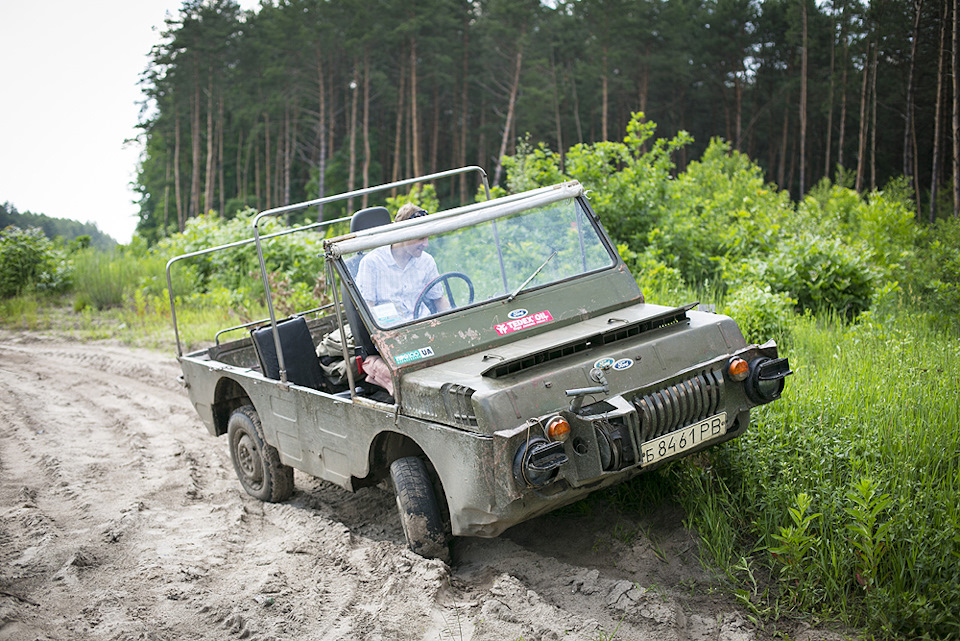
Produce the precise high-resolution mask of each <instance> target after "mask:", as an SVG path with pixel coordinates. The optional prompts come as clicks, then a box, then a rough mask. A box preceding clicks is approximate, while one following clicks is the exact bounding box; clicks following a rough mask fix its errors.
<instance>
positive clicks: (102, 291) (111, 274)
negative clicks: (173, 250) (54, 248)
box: [73, 249, 164, 311]
mask: <svg viewBox="0 0 960 641" xmlns="http://www.w3.org/2000/svg"><path fill="white" fill-rule="evenodd" d="M163 262H164V261H163V259H162V258H161V257H160V256H158V255H156V254H154V253H150V254H146V255H141V256H138V255H135V254H134V253H133V252H131V251H122V250H114V251H111V252H103V251H100V250H96V249H85V250H83V251H80V252H77V253H76V254H74V257H73V265H74V283H75V284H74V292H75V299H74V309H75V310H77V311H79V310H81V309H84V308H85V307H87V306H92V307H95V308H96V309H98V310H103V309H106V308H108V307H120V306H121V305H123V304H124V303H126V302H129V301H128V297H130V296H132V295H133V292H134V291H135V290H137V289H138V288H139V287H141V286H142V285H143V283H144V280H145V279H150V278H151V277H155V276H156V275H157V274H158V273H161V272H162V270H163Z"/></svg>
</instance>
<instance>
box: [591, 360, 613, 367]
mask: <svg viewBox="0 0 960 641" xmlns="http://www.w3.org/2000/svg"><path fill="white" fill-rule="evenodd" d="M593 366H594V367H596V368H597V369H610V368H611V367H613V366H614V360H613V359H612V358H601V359H600V360H598V361H597V362H596V363H594V364H593Z"/></svg>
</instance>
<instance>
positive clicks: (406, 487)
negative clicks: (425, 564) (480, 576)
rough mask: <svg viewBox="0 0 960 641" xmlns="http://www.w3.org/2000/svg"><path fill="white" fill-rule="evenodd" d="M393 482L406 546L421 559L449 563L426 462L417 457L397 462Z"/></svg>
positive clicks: (445, 537)
mask: <svg viewBox="0 0 960 641" xmlns="http://www.w3.org/2000/svg"><path fill="white" fill-rule="evenodd" d="M390 478H391V479H392V480H393V488H394V490H396V493H397V510H398V511H399V512H400V523H401V524H402V525H403V534H404V536H405V537H406V539H407V545H409V546H410V549H411V550H413V551H414V552H416V553H417V554H419V555H420V556H422V557H426V558H428V559H440V560H441V561H449V560H450V548H449V546H448V544H447V534H446V531H445V530H444V527H443V517H442V516H441V514H440V508H439V506H438V505H437V497H436V494H435V493H434V490H433V484H432V483H431V482H430V475H429V474H427V468H426V466H425V465H424V463H423V460H422V459H420V458H418V457H416V456H408V457H406V458H401V459H397V460H396V461H394V462H393V463H391V464H390Z"/></svg>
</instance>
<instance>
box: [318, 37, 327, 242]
mask: <svg viewBox="0 0 960 641" xmlns="http://www.w3.org/2000/svg"><path fill="white" fill-rule="evenodd" d="M324 81H325V78H324V74H323V53H322V52H321V51H320V48H319V47H317V101H318V103H319V104H318V105H317V107H318V109H319V110H320V112H319V113H318V114H317V148H318V150H319V151H318V154H317V198H323V197H324V196H326V192H327V92H326V85H325V84H324ZM317 222H318V223H319V222H323V205H317Z"/></svg>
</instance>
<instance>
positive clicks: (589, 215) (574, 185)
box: [324, 181, 620, 332]
mask: <svg viewBox="0 0 960 641" xmlns="http://www.w3.org/2000/svg"><path fill="white" fill-rule="evenodd" d="M563 200H572V201H573V202H574V207H575V208H576V213H575V216H576V218H577V219H578V221H583V223H585V224H586V225H589V226H590V228H592V229H593V232H594V235H595V236H596V239H597V240H598V241H599V243H600V246H602V248H603V250H604V252H605V253H606V256H607V258H608V260H607V262H605V263H604V264H603V265H602V266H600V267H596V268H592V269H586V268H585V269H583V271H579V272H577V273H574V274H571V275H569V276H563V277H560V278H557V279H555V280H551V281H548V282H545V283H539V284H538V283H535V284H530V282H526V283H523V284H522V285H521V286H520V287H509V288H506V287H505V289H507V291H504V292H502V293H499V294H495V295H492V296H488V297H485V298H482V299H480V300H475V301H474V302H473V303H470V304H463V305H458V306H457V307H455V308H451V309H445V310H439V311H436V312H434V313H430V314H426V315H423V316H420V317H418V318H413V319H409V320H404V321H401V322H398V323H392V324H380V323H379V322H377V317H376V315H375V314H374V313H373V310H372V309H371V308H370V306H369V304H368V302H367V301H366V299H365V298H364V297H363V296H362V295H361V293H360V290H359V287H358V286H357V284H356V282H355V279H356V277H355V275H352V274H351V271H350V270H349V269H348V268H347V265H346V261H347V260H348V259H350V258H351V257H353V256H355V255H356V252H359V251H370V250H372V249H375V248H377V247H384V246H389V245H392V244H394V243H400V242H405V241H409V240H413V239H417V238H423V237H430V236H438V235H442V234H445V233H451V232H456V231H458V230H464V229H467V228H470V227H474V226H477V225H481V224H485V223H487V222H492V223H494V229H495V223H496V222H497V221H499V220H501V219H504V218H508V217H510V216H514V215H516V214H522V213H523V212H526V211H531V210H533V209H536V208H538V207H544V206H547V205H549V204H552V203H557V202H560V201H563ZM577 228H578V242H579V243H580V248H581V250H580V254H581V258H582V260H583V262H584V265H586V260H587V257H586V255H585V253H584V249H583V236H584V231H585V229H584V226H583V225H582V224H581V225H578V226H577ZM324 247H325V250H326V254H327V258H328V259H330V261H331V263H332V264H333V265H335V266H336V270H337V272H338V275H339V276H340V278H341V280H342V281H343V282H345V283H346V285H347V289H348V291H349V292H350V296H351V298H352V299H353V300H354V302H355V304H356V306H357V308H358V311H360V310H362V311H361V312H360V313H361V316H362V317H363V319H364V322H365V323H366V324H367V326H368V328H370V329H371V330H373V329H376V330H379V331H381V332H393V331H395V330H398V329H403V328H407V327H410V326H412V325H415V324H418V323H421V322H423V321H436V320H437V319H440V318H442V317H445V316H449V315H451V314H453V313H454V312H458V313H462V312H464V311H468V310H472V309H476V308H478V307H482V306H485V305H490V304H495V303H502V302H504V301H507V302H509V301H511V300H513V299H515V298H517V297H518V296H523V295H524V294H527V293H529V292H536V291H539V290H542V289H544V288H548V287H552V286H558V285H562V284H563V283H567V282H570V281H572V280H577V279H581V278H584V277H587V276H590V275H592V274H596V273H599V272H603V271H607V270H612V269H615V268H616V267H617V265H618V263H619V262H620V257H619V253H618V252H617V249H616V247H615V246H614V244H613V242H612V241H611V239H610V238H609V236H608V235H607V233H606V230H605V229H604V228H603V226H602V225H601V224H600V220H599V217H598V216H597V215H596V213H595V212H594V211H593V210H592V208H591V207H590V205H589V202H588V201H587V199H586V194H585V190H584V189H583V187H582V186H581V185H580V184H579V183H578V182H577V181H568V182H566V183H562V184H560V185H554V186H552V187H545V188H541V189H536V190H532V191H530V192H524V193H522V194H516V195H514V196H508V197H505V198H501V199H497V200H494V201H485V202H481V203H474V204H472V205H467V206H464V207H459V208H456V209H453V210H448V211H445V212H438V213H436V214H431V215H429V216H423V217H419V218H413V219H409V220H405V221H402V222H399V223H392V224H390V225H384V226H380V227H375V228H371V229H367V230H363V231H360V232H356V233H351V234H347V235H344V236H340V237H336V238H331V239H328V240H327V241H325V242H324ZM497 254H500V250H499V248H498V251H497ZM498 267H499V271H500V273H501V275H502V277H503V278H504V283H505V284H506V278H507V274H506V272H504V271H503V270H504V266H503V259H502V255H500V265H499V266H498ZM541 268H542V266H541ZM439 273H440V274H443V273H445V272H439ZM534 275H535V274H534ZM523 276H524V277H525V276H531V274H524V275H523ZM529 280H533V278H532V277H531V278H530V279H529Z"/></svg>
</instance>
